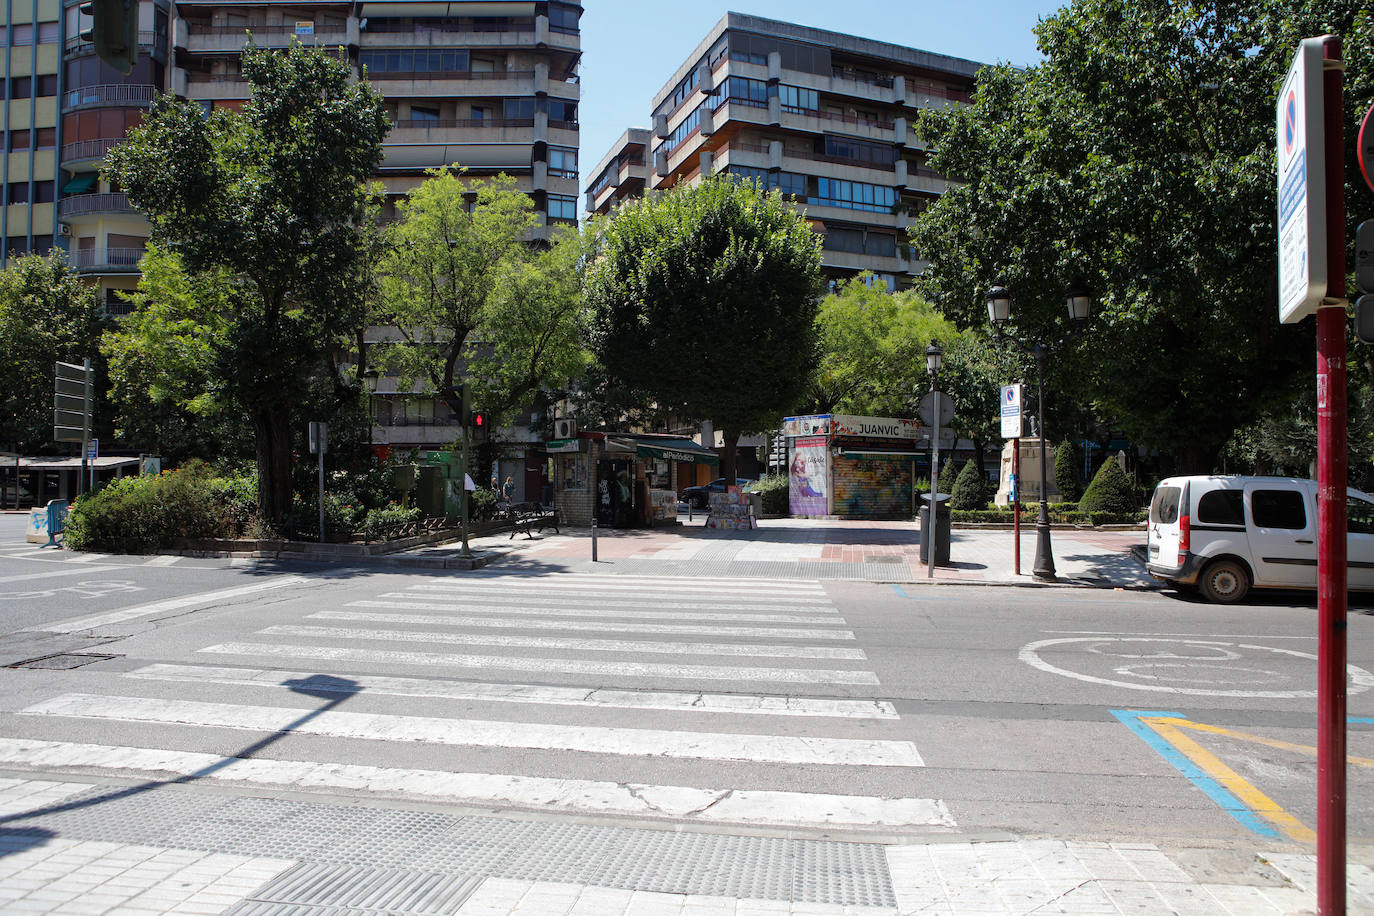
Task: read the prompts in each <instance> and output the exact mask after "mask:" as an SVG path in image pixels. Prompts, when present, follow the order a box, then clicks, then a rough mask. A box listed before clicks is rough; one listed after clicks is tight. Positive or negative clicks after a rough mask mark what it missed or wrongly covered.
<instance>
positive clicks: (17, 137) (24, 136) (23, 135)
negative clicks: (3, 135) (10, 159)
mask: <svg viewBox="0 0 1374 916" xmlns="http://www.w3.org/2000/svg"><path fill="white" fill-rule="evenodd" d="M28 148H29V129H28V128H27V127H23V128H20V129H19V130H12V131H10V149H12V150H19V149H28Z"/></svg>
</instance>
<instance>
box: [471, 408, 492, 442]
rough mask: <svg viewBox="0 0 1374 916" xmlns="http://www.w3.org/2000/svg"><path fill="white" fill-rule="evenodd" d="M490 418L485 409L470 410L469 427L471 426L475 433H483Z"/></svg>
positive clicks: (479, 434)
mask: <svg viewBox="0 0 1374 916" xmlns="http://www.w3.org/2000/svg"><path fill="white" fill-rule="evenodd" d="M490 420H491V418H490V416H489V415H488V414H487V412H486V411H485V410H474V411H473V412H472V422H471V424H469V428H471V430H472V431H473V433H474V434H475V435H478V436H481V435H485V434H486V432H487V425H488V423H489V422H490Z"/></svg>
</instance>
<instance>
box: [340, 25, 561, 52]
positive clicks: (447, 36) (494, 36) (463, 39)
mask: <svg viewBox="0 0 1374 916" xmlns="http://www.w3.org/2000/svg"><path fill="white" fill-rule="evenodd" d="M358 40H359V44H360V45H361V46H362V47H363V48H365V49H368V48H473V49H477V48H532V47H534V46H535V32H534V27H533V26H529V30H528V31H526V30H525V29H524V28H523V27H522V28H520V29H514V30H511V31H505V32H477V31H472V30H470V29H468V30H463V29H448V28H417V27H416V26H395V27H393V28H384V29H378V28H375V27H373V26H369V27H368V28H366V29H363V30H362V31H361V32H360V33H359V35H358Z"/></svg>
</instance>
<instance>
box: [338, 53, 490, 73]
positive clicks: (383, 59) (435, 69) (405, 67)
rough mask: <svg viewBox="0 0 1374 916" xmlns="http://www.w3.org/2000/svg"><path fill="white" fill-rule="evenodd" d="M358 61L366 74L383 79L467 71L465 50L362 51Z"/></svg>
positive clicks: (468, 60) (467, 58)
mask: <svg viewBox="0 0 1374 916" xmlns="http://www.w3.org/2000/svg"><path fill="white" fill-rule="evenodd" d="M358 62H359V63H360V64H361V65H362V66H363V67H365V68H366V69H367V72H368V75H369V76H372V77H379V78H383V79H385V78H386V77H388V76H395V75H400V74H410V73H427V74H434V73H467V72H468V70H469V67H470V65H471V62H470V59H469V57H468V52H467V51H363V52H362V53H361V54H359V55H358Z"/></svg>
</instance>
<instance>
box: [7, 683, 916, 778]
mask: <svg viewBox="0 0 1374 916" xmlns="http://www.w3.org/2000/svg"><path fill="white" fill-rule="evenodd" d="M312 713H313V714H312ZM20 714H21V715H26V716H53V717H61V718H83V719H99V720H103V721H116V722H140V723H159V724H163V725H189V726H195V727H211V728H231V729H242V730H245V731H260V732H282V733H283V734H309V735H322V736H325V737H329V738H361V739H365V740H369V741H387V742H415V743H424V744H442V745H449V746H455V747H488V748H507V749H509V748H524V749H530V750H552V751H575V752H578V753H585V754H615V755H618V756H627V757H672V758H677V759H686V760H730V761H739V762H743V763H783V764H819V765H823V766H876V767H920V766H924V765H925V763H924V761H922V760H921V755H920V754H919V753H917V751H916V745H915V744H913V743H912V742H910V741H889V740H882V739H876V738H872V739H869V738H818V737H791V736H784V735H761V734H754V735H749V734H731V733H723V732H696V731H670V730H667V729H652V728H643V729H641V728H608V727H604V726H593V725H550V724H545V723H540V722H503V721H499V720H490V719H438V718H432V717H427V716H396V715H387V714H379V713H361V712H342V711H340V710H337V709H331V710H328V711H312V710H310V709H302V708H299V707H293V708H286V707H277V706H248V705H240V704H235V703H204V702H199V701H194V700H172V699H149V698H146V697H120V696H108V695H106V696H98V695H95V694H83V693H69V694H64V695H62V696H57V697H53V698H51V699H48V700H42V701H40V702H38V703H35V704H33V705H32V706H29V707H27V708H25V709H23V710H22V711H21V713H20Z"/></svg>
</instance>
